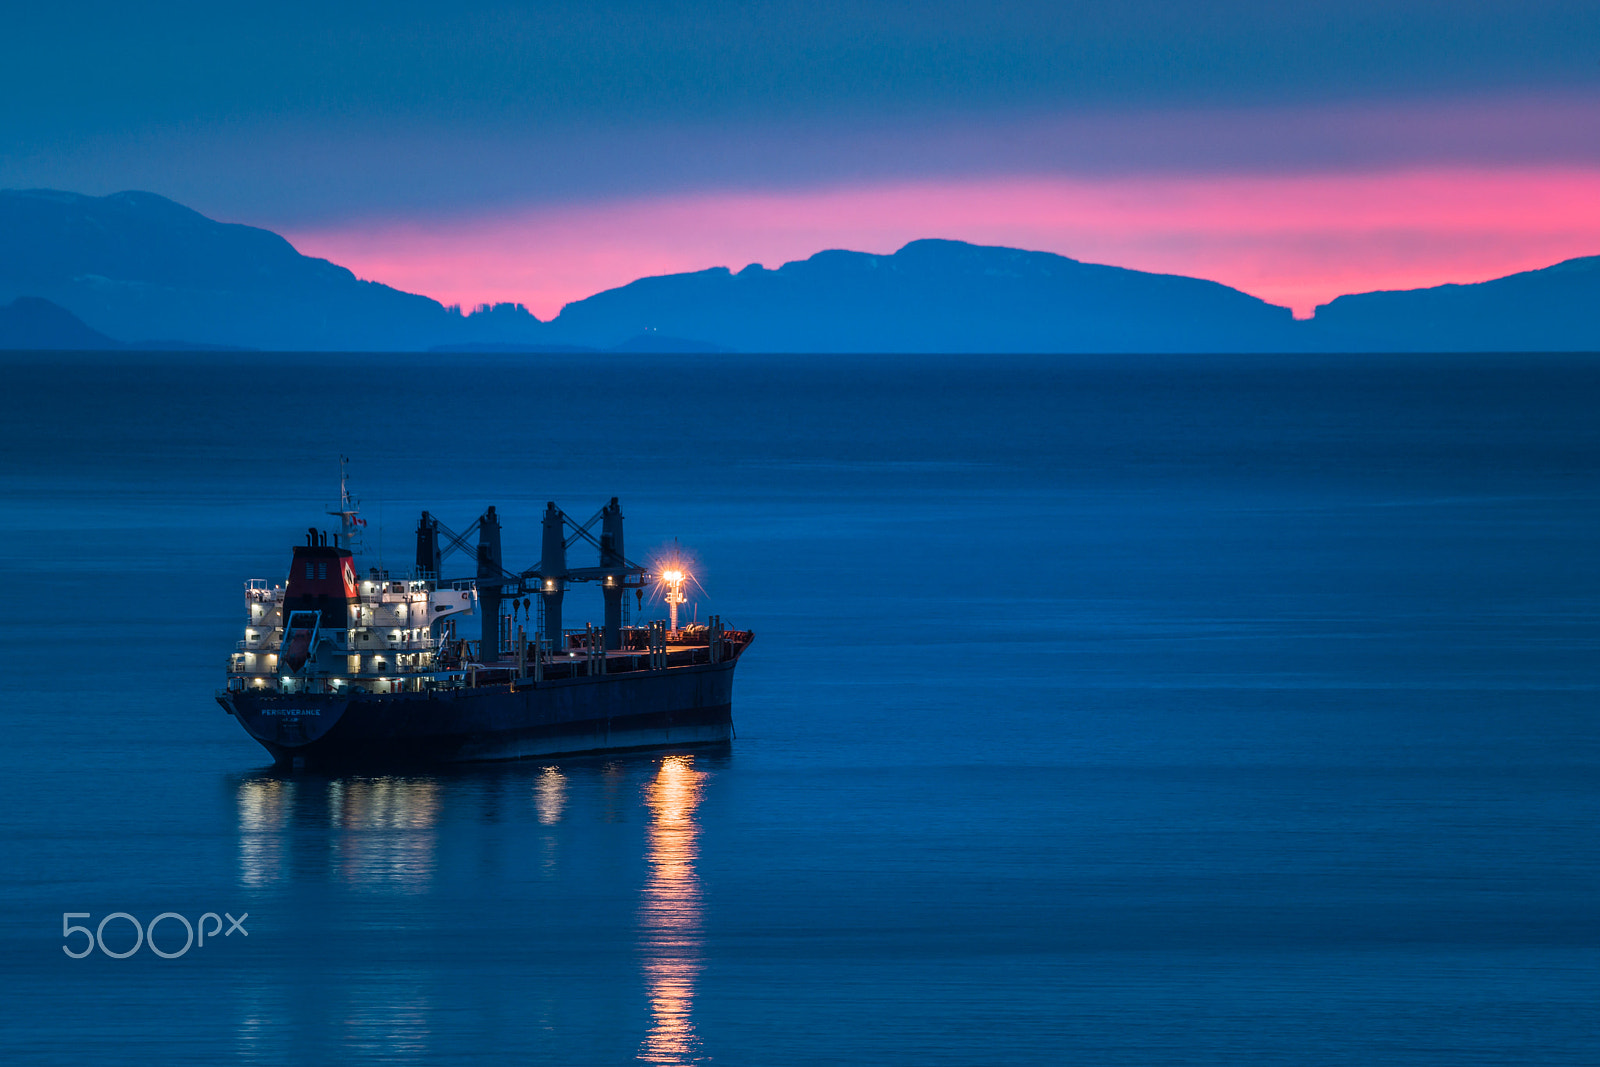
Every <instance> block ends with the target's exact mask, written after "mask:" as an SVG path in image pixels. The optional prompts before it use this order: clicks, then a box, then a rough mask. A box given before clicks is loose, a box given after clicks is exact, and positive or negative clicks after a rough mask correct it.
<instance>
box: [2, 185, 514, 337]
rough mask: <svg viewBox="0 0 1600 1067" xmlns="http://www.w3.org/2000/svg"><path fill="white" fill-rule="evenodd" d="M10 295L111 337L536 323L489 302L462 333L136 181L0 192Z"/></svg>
mask: <svg viewBox="0 0 1600 1067" xmlns="http://www.w3.org/2000/svg"><path fill="white" fill-rule="evenodd" d="M17 296H35V297H44V298H45V299H48V300H50V301H52V302H54V303H55V304H58V305H60V306H61V307H64V308H66V309H67V310H68V311H71V312H72V313H73V314H74V315H76V316H77V317H78V318H80V319H82V320H83V321H84V322H85V323H87V324H88V325H89V326H90V327H92V328H94V329H96V330H99V331H100V332H102V333H105V334H107V335H110V336H112V337H124V338H136V337H170V338H181V339H183V340H185V341H189V342H199V343H202V344H204V343H214V344H222V345H238V346H247V347H253V348H263V349H418V348H426V347H428V346H429V345H433V344H438V343H442V342H446V341H451V340H469V339H470V340H486V341H488V340H523V339H529V338H524V337H521V336H513V337H501V336H497V335H496V334H499V333H512V334H517V333H520V332H527V333H529V334H530V337H531V332H532V331H534V330H536V329H537V326H538V321H537V320H536V319H534V318H533V317H532V316H531V315H528V314H527V313H526V311H523V312H522V314H521V315H520V316H517V315H516V314H515V313H514V312H512V313H510V314H507V313H506V312H505V311H504V310H503V309H500V308H497V309H496V312H497V313H498V315H499V318H498V319H496V322H495V327H494V328H491V329H487V330H477V331H476V333H478V334H484V335H485V336H475V330H474V324H472V323H470V322H469V321H468V320H467V319H466V318H464V317H463V316H462V315H460V314H459V313H458V312H456V311H454V310H453V309H447V308H445V307H443V306H441V305H440V304H439V303H438V302H437V301H434V300H430V299H428V298H427V297H424V296H416V295H414V294H411V293H403V292H400V291H399V290H397V289H391V288H389V287H388V286H386V285H380V284H378V283H376V282H369V281H362V280H360V279H358V278H357V277H356V276H355V275H354V274H352V273H351V272H350V271H348V270H346V269H345V268H343V267H340V266H336V265H334V264H332V263H329V262H328V261H327V260H324V259H315V258H312V257H310V256H303V255H301V254H300V253H299V252H297V251H295V249H294V247H293V246H292V245H291V244H290V243H289V242H288V241H286V240H284V239H283V238H282V237H280V236H278V235H277V234H275V233H272V232H270V231H268V230H262V229H257V228H255V227H253V226H241V225H234V224H228V223H220V222H215V221H213V220H211V219H208V218H206V217H205V216H204V215H201V214H200V213H199V212H196V211H191V210H190V209H189V208H186V207H184V206H182V205H181V204H176V203H173V202H172V201H171V200H168V199H166V198H165V197H161V196H157V195H155V194H154V193H141V192H124V193H115V194H113V195H111V196H103V197H92V196H83V195H80V194H77V193H64V192H55V191H52V190H37V189H36V190H25V191H6V192H0V302H3V301H8V300H11V299H13V298H15V297H17ZM504 307H507V308H509V307H511V305H506V306H504ZM507 319H509V320H511V321H509V322H508V321H505V320H507ZM486 321H487V320H486Z"/></svg>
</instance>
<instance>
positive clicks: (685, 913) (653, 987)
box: [639, 756, 705, 1064]
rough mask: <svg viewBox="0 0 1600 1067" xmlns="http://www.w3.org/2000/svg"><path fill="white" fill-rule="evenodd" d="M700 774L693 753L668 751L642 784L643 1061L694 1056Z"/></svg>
mask: <svg viewBox="0 0 1600 1067" xmlns="http://www.w3.org/2000/svg"><path fill="white" fill-rule="evenodd" d="M704 778H705V774H704V773H703V772H700V771H696V770H695V769H694V757H693V756H667V757H666V758H664V759H663V760H662V761H661V769H660V771H659V772H657V774H656V776H655V779H654V780H653V781H651V782H650V784H649V785H648V786H646V788H645V804H646V806H647V807H649V808H650V811H651V816H652V817H651V820H650V827H649V829H648V831H647V832H646V845H647V849H648V851H647V854H646V859H647V860H648V862H649V864H650V876H649V878H648V879H647V880H646V881H645V886H644V900H643V902H642V904H641V906H640V909H639V925H640V938H639V943H640V949H641V951H642V952H643V955H644V979H645V987H646V990H647V993H648V996H649V1000H650V1015H651V1026H650V1032H649V1033H648V1034H646V1035H645V1039H644V1044H643V1046H642V1047H641V1048H640V1050H639V1058H640V1059H641V1060H642V1061H644V1062H645V1063H659V1064H689V1063H699V1062H701V1060H702V1059H703V1057H702V1056H701V1055H700V1054H699V1039H698V1038H697V1037H696V1036H695V1032H694V1019H693V1007H694V983H695V978H696V977H697V976H698V975H699V973H700V968H701V965H702V960H701V947H702V940H701V926H700V914H701V902H700V879H699V877H698V876H697V875H696V873H695V867H694V864H695V859H696V857H697V856H698V855H699V841H698V838H699V833H700V828H699V826H698V824H696V822H695V821H694V810H695V807H696V805H698V804H699V803H700V787H701V782H702V780H703V779H704Z"/></svg>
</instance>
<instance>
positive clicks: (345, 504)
mask: <svg viewBox="0 0 1600 1067" xmlns="http://www.w3.org/2000/svg"><path fill="white" fill-rule="evenodd" d="M349 463H350V457H349V456H340V457H339V508H338V510H337V511H329V512H328V513H327V514H329V515H335V516H337V517H338V519H339V528H340V533H341V536H342V542H341V543H342V544H343V545H344V547H345V548H348V549H349V550H350V554H351V555H354V556H359V555H361V549H362V547H363V546H362V543H361V534H362V531H363V530H364V529H365V528H366V525H367V520H366V519H363V518H362V517H361V515H360V508H361V501H359V500H357V499H356V498H355V497H353V496H351V495H350V476H349V472H348V470H347V468H348V466H349Z"/></svg>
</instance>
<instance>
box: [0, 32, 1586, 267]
mask: <svg viewBox="0 0 1600 1067" xmlns="http://www.w3.org/2000/svg"><path fill="white" fill-rule="evenodd" d="M1597 101H1600V4H1597V3H1595V2H1593V0H1589V2H1584V3H1577V2H1552V0H1525V2H1521V3H1506V2H1496V3H1489V2H1483V0H1457V2H1450V3H1446V2H1427V3H1395V2H1387V3H1385V2H1377V0H1345V2H1341V3H1332V2H1325V0H1302V2H1278V3H1266V2H1256V0H1233V2H1223V3H1209V4H1201V3H1191V2H1170V0H1121V2H1116V3H1083V2H1067V3H1056V4H1036V3H1035V4H1022V3H1011V2H1005V0H998V2H991V3H950V2H941V0H929V2H925V3H871V2H859V0H858V2H853V3H830V2H818V0H807V2H804V3H799V2H772V3H749V2H745V3H724V2H708V0H700V2H681V3H654V4H645V3H627V2H621V3H619V2H604V0H599V2H595V0H591V2H586V3H543V4H527V5H516V4H492V3H490V4H486V3H478V2H472V0H462V2H456V3H418V2H390V3H381V4H379V3H366V4H342V5H332V6H328V5H323V4H310V3H303V2H298V0H288V2H279V3H272V4H263V3H252V4H215V3H206V4H200V3H165V4H157V5H138V4H126V3H120V4H100V3H94V4H88V3H73V2H65V3H55V4H50V5H45V4H34V5H28V6H27V7H23V8H20V9H17V10H12V11H8V12H7V15H6V25H5V33H4V34H3V36H0V145H4V149H3V152H0V186H7V187H18V186H39V185H43V186H54V187H64V188H72V189H78V190H82V191H86V192H95V193H104V192H110V191H114V190H116V189H122V188H128V187H141V188H147V189H151V190H154V191H157V192H162V193H165V194H167V195H170V196H173V197H175V198H177V199H180V200H183V201H184V202H186V203H190V204H192V205H194V206H196V207H198V208H200V209H202V210H205V211H207V212H210V213H213V214H217V215H220V216H223V217H227V218H235V219H240V220H244V221H254V222H260V223H262V224H265V225H272V226H275V227H277V228H279V229H284V230H287V231H291V232H300V233H313V232H325V231H330V230H340V229H341V228H344V229H348V228H349V227H352V226H361V225H366V226H377V225H380V224H382V225H391V226H392V225H394V224H397V223H407V222H409V223H414V224H416V225H422V226H436V225H440V224H442V220H449V219H459V218H464V217H474V218H476V217H481V216H483V215H484V214H485V213H496V212H499V213H508V212H509V213H520V216H525V215H526V214H527V213H529V212H537V211H541V210H545V211H549V210H567V209H569V208H573V207H574V205H587V206H586V207H584V210H592V209H594V208H595V205H598V204H604V203H607V202H612V201H618V200H637V199H638V198H641V197H663V196H680V197H694V196H704V195H714V194H730V193H739V194H750V195H767V194H773V195H776V194H779V193H791V194H792V193H804V192H807V191H817V190H829V189H839V188H851V187H857V186H866V185H880V186H881V185H883V184H885V183H895V182H901V183H904V182H912V183H928V182H933V183H938V182H951V181H960V182H985V181H987V182H994V181H1012V180H1022V179H1027V180H1033V179H1042V180H1055V179H1060V180H1075V179H1080V178H1097V179H1098V178H1104V177H1106V176H1119V175H1128V176H1135V177H1145V178H1151V177H1183V176H1195V175H1217V174H1234V175H1245V176H1254V175H1269V174H1313V175H1314V174H1327V173H1338V172H1343V173H1364V172H1371V171H1373V170H1375V169H1382V168H1396V167H1413V168H1415V167H1424V168H1426V167H1455V168H1460V167H1469V168H1479V169H1481V168H1485V167H1499V168H1505V167H1520V168H1524V169H1538V168H1548V167H1564V168H1574V167H1576V168H1582V169H1590V168H1596V167H1600V109H1597V106H1596V103H1597ZM520 216H519V217H520ZM363 220H365V221H363ZM937 221H938V220H937V219H932V220H929V225H933V224H934V223H936V222H937ZM1036 243H1041V244H1042V243H1044V242H1043V241H1041V242H1036ZM1058 250H1064V251H1069V252H1070V251H1071V250H1070V249H1058Z"/></svg>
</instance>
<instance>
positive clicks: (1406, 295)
mask: <svg viewBox="0 0 1600 1067" xmlns="http://www.w3.org/2000/svg"><path fill="white" fill-rule="evenodd" d="M19 298H20V299H22V300H23V301H24V303H23V304H22V305H21V310H20V311H18V310H16V308H17V307H18V305H17V304H16V303H13V302H14V301H16V300H18V299H19ZM40 300H42V301H48V302H50V304H52V305H55V306H56V307H57V308H58V309H63V310H64V313H65V314H67V315H68V317H69V318H73V319H75V320H76V321H77V324H78V326H79V327H81V328H82V329H81V330H78V331H74V329H73V328H72V327H71V326H70V324H68V323H67V321H66V320H64V319H61V318H60V317H59V316H54V315H53V313H51V312H48V311H47V310H45V309H44V308H43V307H41V305H39V304H37V303H32V302H31V301H40ZM8 304H9V308H10V310H7V311H5V313H4V314H0V347H11V348H16V347H46V348H48V347H82V346H85V345H90V344H100V343H104V344H105V345H107V346H110V347H117V346H119V345H120V344H123V343H125V342H127V341H129V340H130V339H133V340H134V341H135V345H134V346H135V347H156V346H157V345H158V344H161V343H164V344H170V345H174V346H182V347H212V346H222V347H247V348H257V349H264V350H274V349H285V350H317V349H324V350H335V349H351V350H399V351H419V350H428V349H433V350H436V351H440V352H448V351H455V352H461V351H502V352H512V351H521V352H528V353H530V354H533V355H538V354H541V353H544V354H553V353H558V352H567V353H573V354H581V353H584V352H588V351H593V352H595V353H600V352H606V351H614V352H653V353H657V354H661V355H663V356H665V355H671V354H679V355H687V354H691V353H695V352H717V351H739V352H863V353H866V352H1063V353H1065V352H1139V351H1148V352H1228V351H1233V352H1272V351H1281V352H1296V351H1345V350H1353V351H1363V350H1385V349H1387V350H1395V351H1483V350H1518V349H1523V350H1532V349H1545V350H1557V351H1560V350H1569V351H1570V350H1583V351H1594V350H1600V316H1597V315H1596V313H1595V312H1594V311H1593V310H1592V309H1594V308H1596V307H1600V257H1589V258H1586V259H1576V260H1569V261H1567V262H1566V263H1560V264H1556V265H1555V266H1552V267H1548V268H1545V269H1543V270H1538V271H1528V272H1524V273H1521V274H1515V275H1511V276H1509V277H1506V278H1499V279H1495V280H1493V281H1488V282H1482V283H1478V284H1475V285H1446V286H1439V287H1436V288H1432V289H1419V290H1410V291H1406V292H1392V293H1362V294H1355V295H1350V296H1342V297H1339V298H1338V299H1337V300H1334V301H1331V302H1330V303H1328V304H1325V305H1323V306H1321V307H1319V308H1318V309H1317V314H1316V317H1315V318H1314V319H1313V320H1312V321H1310V322H1297V321H1295V320H1294V319H1293V318H1292V316H1291V315H1290V313H1289V311H1288V309H1287V308H1282V307H1277V306H1275V305H1272V304H1268V303H1266V302H1265V301H1263V300H1260V299H1258V298H1256V297H1253V296H1250V295H1249V294H1247V293H1243V292H1240V291H1239V290H1237V289H1231V288H1229V287H1228V286H1225V285H1222V284H1220V283H1218V282H1212V281H1206V280H1204V279H1199V278H1188V277H1183V276H1180V275H1167V274H1151V273H1147V272H1143V271H1136V270H1128V269H1125V268H1121V267H1111V266H1103V265H1099V264H1093V263H1083V262H1080V261H1078V260H1074V259H1070V258H1068V257H1066V256H1060V255H1055V254H1052V253H1048V252H1029V251H1023V250H1019V249H1013V248H996V247H986V246H981V245H971V244H966V243H963V242H960V241H946V240H921V241H913V242H911V243H910V244H908V245H906V246H905V247H904V248H901V249H900V250H899V251H897V252H895V253H894V254H892V255H871V254H868V253H864V252H850V251H843V250H830V251H824V252H819V253H817V254H816V255H813V256H811V257H810V258H808V259H804V260H798V261H795V262H791V263H785V264H783V265H782V266H781V267H779V268H777V269H776V270H768V269H766V268H765V267H762V266H761V265H759V264H752V265H750V266H748V267H746V268H744V269H743V270H741V271H738V272H737V273H735V272H733V271H730V270H728V269H727V268H725V267H718V268H714V269H711V270H705V271H696V272H692V273H686V274H672V275H664V276H659V277H651V278H641V279H639V280H637V281H634V282H631V283H629V284H627V285H624V286H621V287H619V288H616V289H610V290H607V291H605V292H602V293H597V294H595V295H594V296H591V297H588V298H586V299H583V300H578V301H574V302H573V303H571V304H568V305H567V306H566V307H565V308H563V309H562V311H561V314H560V315H559V316H557V318H556V319H554V320H553V321H551V322H548V323H546V322H540V321H539V320H538V319H537V318H535V317H534V316H533V315H531V314H529V313H528V312H527V310H526V309H525V308H523V307H521V306H520V305H514V304H500V305H496V306H494V307H493V308H484V309H479V310H478V311H476V312H474V313H471V314H468V315H462V314H461V313H460V312H459V310H458V309H455V308H447V307H444V306H442V305H441V304H439V303H438V302H437V301H435V300H431V299H429V298H428V297H424V296H418V295H416V294H413V293H405V292H401V291H400V290H397V289H393V288H390V287H389V286H386V285H382V284H380V283H377V282H372V281H363V280H361V279H359V278H357V277H356V276H355V275H354V274H353V273H351V272H350V271H348V270H346V269H345V268H343V267H340V266H337V265H336V264H333V263H330V262H328V261H327V260H323V259H316V258H313V257H309V256H304V255H301V254H300V253H299V252H297V251H296V250H295V249H294V247H293V246H292V245H291V244H290V243H289V242H288V241H286V240H284V239H283V238H282V237H280V236H278V235H277V234H274V233H272V232H270V231H268V230H262V229H258V228H256V227H251V226H243V225H238V224H231V223H219V222H216V221H214V220H212V219H208V218H206V217H205V216H203V215H201V214H199V213H198V212H195V211H192V210H190V209H189V208H186V207H183V206H182V205H180V204H176V203H174V202H173V201H170V200H167V199H165V198H164V197H160V196H157V195H155V194H153V193H142V192H125V193H116V194H113V195H111V196H104V197H91V196H83V195H80V194H77V193H67V192H57V191H53V190H24V191H0V309H4V308H5V307H6V306H7V305H8ZM30 331H32V332H30ZM41 331H43V332H41ZM51 331H55V332H54V333H51ZM84 331H87V332H84ZM50 337H56V338H57V339H58V341H59V343H54V342H51V343H47V342H49V339H50ZM96 337H100V338H103V342H97V341H95V338H96ZM24 338H32V339H33V340H32V341H31V342H29V343H27V344H23V343H21V340H22V339H24ZM143 338H171V339H173V340H171V341H168V342H159V343H158V342H143V343H140V342H139V341H138V339H143Z"/></svg>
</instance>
